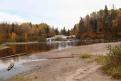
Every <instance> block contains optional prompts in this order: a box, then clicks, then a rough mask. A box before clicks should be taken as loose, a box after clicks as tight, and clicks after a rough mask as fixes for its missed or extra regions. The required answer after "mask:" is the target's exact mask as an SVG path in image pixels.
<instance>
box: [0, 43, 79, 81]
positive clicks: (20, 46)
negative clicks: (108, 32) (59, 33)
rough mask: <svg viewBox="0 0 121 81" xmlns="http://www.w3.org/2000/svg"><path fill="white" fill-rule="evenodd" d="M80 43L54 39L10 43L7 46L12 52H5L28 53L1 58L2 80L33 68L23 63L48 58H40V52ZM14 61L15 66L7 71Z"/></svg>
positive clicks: (0, 77) (0, 71) (0, 72)
mask: <svg viewBox="0 0 121 81" xmlns="http://www.w3.org/2000/svg"><path fill="white" fill-rule="evenodd" d="M76 45H78V42H77V41H53V42H46V43H38V42H36V43H9V44H7V46H8V47H9V48H11V49H12V52H9V51H7V52H4V53H8V54H9V55H14V54H21V53H25V52H27V53H28V54H26V55H20V56H14V57H7V58H6V57H4V58H1V59H0V81H1V80H6V79H9V78H11V77H13V76H15V75H17V74H19V73H22V72H24V71H26V70H30V69H32V68H31V67H28V66H25V65H23V64H24V63H27V62H32V61H40V60H47V59H40V58H38V57H37V55H36V54H37V53H38V52H43V51H49V50H52V49H56V50H62V49H66V48H70V47H73V46H76ZM5 55H6V54H5ZM11 62H13V63H14V65H15V66H14V68H12V70H10V71H7V67H8V66H9V64H10V63H11Z"/></svg>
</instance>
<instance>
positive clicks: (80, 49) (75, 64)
mask: <svg viewBox="0 0 121 81" xmlns="http://www.w3.org/2000/svg"><path fill="white" fill-rule="evenodd" d="M109 44H110V45H113V46H114V45H117V44H120V42H117V43H100V44H92V45H84V46H75V47H72V48H67V49H63V50H51V51H49V52H41V53H37V54H36V56H37V57H38V58H56V57H67V56H71V55H72V54H75V56H74V57H73V58H61V59H49V60H45V61H36V62H29V63H25V64H24V65H26V66H32V67H33V69H32V70H29V71H27V72H24V73H21V74H18V75H17V76H15V77H12V78H11V79H9V80H7V81H120V80H113V79H111V77H110V76H107V75H105V74H103V73H102V71H101V69H100V68H101V67H102V65H100V64H98V63H96V62H95V57H91V58H89V59H81V58H80V57H79V56H80V54H85V53H86V54H92V55H93V56H95V55H106V54H107V53H108V52H109V51H108V50H107V49H106V46H108V45H109Z"/></svg>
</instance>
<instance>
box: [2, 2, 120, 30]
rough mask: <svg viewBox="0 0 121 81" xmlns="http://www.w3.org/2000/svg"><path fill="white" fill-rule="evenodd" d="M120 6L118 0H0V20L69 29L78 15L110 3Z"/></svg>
mask: <svg viewBox="0 0 121 81" xmlns="http://www.w3.org/2000/svg"><path fill="white" fill-rule="evenodd" d="M113 4H114V5H115V8H116V9H118V8H121V1H120V0H0V22H8V23H11V22H16V23H23V22H32V23H34V24H38V23H47V24H49V25H50V26H54V27H58V28H59V29H61V28H63V27H66V29H68V28H69V29H70V28H72V27H73V26H74V24H76V23H78V21H79V19H80V17H84V16H86V15H87V14H89V13H91V12H93V11H98V10H100V9H104V7H105V5H107V6H108V8H109V9H111V8H112V5H113Z"/></svg>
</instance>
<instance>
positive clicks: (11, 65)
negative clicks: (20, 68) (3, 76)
mask: <svg viewBox="0 0 121 81" xmlns="http://www.w3.org/2000/svg"><path fill="white" fill-rule="evenodd" d="M13 67H14V63H11V64H10V65H9V66H8V68H7V71H9V70H11V69H12V68H13Z"/></svg>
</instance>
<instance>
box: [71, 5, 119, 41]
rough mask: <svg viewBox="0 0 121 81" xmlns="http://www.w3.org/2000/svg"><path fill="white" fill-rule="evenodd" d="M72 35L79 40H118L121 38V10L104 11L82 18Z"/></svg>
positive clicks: (106, 8)
mask: <svg viewBox="0 0 121 81" xmlns="http://www.w3.org/2000/svg"><path fill="white" fill-rule="evenodd" d="M71 34H73V35H76V37H77V38H79V39H85V38H86V39H118V38H120V37H121V8H119V9H115V7H114V5H113V8H112V9H110V10H109V9H108V7H107V5H105V8H104V9H101V10H100V11H97V12H93V13H91V14H90V15H86V17H85V18H82V17H81V18H80V21H79V22H78V23H77V24H75V25H74V27H73V28H72V30H71Z"/></svg>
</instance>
